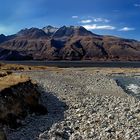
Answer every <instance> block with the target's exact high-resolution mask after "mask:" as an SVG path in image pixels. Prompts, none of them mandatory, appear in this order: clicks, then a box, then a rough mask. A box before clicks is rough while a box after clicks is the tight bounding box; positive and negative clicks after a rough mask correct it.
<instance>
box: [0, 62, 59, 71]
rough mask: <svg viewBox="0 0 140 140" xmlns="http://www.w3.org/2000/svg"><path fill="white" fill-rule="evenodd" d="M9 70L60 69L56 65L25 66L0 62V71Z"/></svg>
mask: <svg viewBox="0 0 140 140" xmlns="http://www.w3.org/2000/svg"><path fill="white" fill-rule="evenodd" d="M2 70H3V71H5V70H11V71H32V70H49V71H61V70H62V69H61V68H58V67H48V66H27V65H17V64H2V63H1V64H0V71H2Z"/></svg>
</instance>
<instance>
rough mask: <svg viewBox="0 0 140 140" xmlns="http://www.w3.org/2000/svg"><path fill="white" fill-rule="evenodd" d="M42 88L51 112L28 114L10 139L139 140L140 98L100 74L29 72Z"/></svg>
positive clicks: (44, 100)
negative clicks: (38, 114)
mask: <svg viewBox="0 0 140 140" xmlns="http://www.w3.org/2000/svg"><path fill="white" fill-rule="evenodd" d="M27 74H28V75H29V76H30V77H31V78H32V79H33V80H36V81H37V83H38V84H39V85H40V87H41V90H42V99H41V102H42V103H43V104H44V105H45V106H46V107H47V108H48V112H49V113H48V115H44V116H35V115H32V116H28V117H27V118H26V120H25V121H24V122H23V124H24V125H23V126H22V127H21V128H19V129H18V130H7V137H8V140H109V139H110V140H113V139H114V140H140V101H139V100H138V99H135V98H133V97H131V96H128V95H127V94H126V93H125V92H124V91H123V89H122V88H121V87H119V86H118V85H117V83H116V82H115V81H114V80H113V79H111V78H109V77H108V76H106V75H105V74H100V73H89V72H86V71H79V70H65V71H60V72H55V71H40V72H29V73H27Z"/></svg>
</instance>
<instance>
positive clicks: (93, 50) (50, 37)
mask: <svg viewBox="0 0 140 140" xmlns="http://www.w3.org/2000/svg"><path fill="white" fill-rule="evenodd" d="M32 59H33V60H93V61H97V60H100V61H108V60H114V61H115V60H117V61H134V60H140V42H139V41H136V40H130V39H123V38H119V37H114V36H101V35H97V34H94V33H92V32H90V31H88V30H86V29H85V28H84V27H82V26H70V27H66V26H63V27H60V28H56V27H52V26H47V27H44V28H42V29H38V28H30V29H23V30H21V31H19V32H18V33H17V34H15V35H11V36H5V35H0V60H32Z"/></svg>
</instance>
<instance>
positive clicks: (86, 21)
mask: <svg viewBox="0 0 140 140" xmlns="http://www.w3.org/2000/svg"><path fill="white" fill-rule="evenodd" d="M80 22H81V23H91V22H92V20H90V19H87V20H81V21H80Z"/></svg>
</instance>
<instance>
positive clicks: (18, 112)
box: [0, 80, 47, 128]
mask: <svg viewBox="0 0 140 140" xmlns="http://www.w3.org/2000/svg"><path fill="white" fill-rule="evenodd" d="M0 82H1V81H0ZM1 85H2V84H1ZM6 87H7V88H1V90H0V104H1V105H0V124H6V125H8V126H9V127H10V128H17V127H19V126H20V125H21V120H22V119H23V118H25V117H26V116H27V115H28V114H29V113H35V114H37V115H42V114H46V113H47V109H46V108H45V107H44V106H42V105H41V104H40V100H39V99H40V92H39V90H38V87H37V85H36V84H34V83H32V81H31V80H27V81H24V82H21V83H20V82H19V83H17V84H13V85H12V86H11V85H10V86H9V87H8V86H6Z"/></svg>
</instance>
